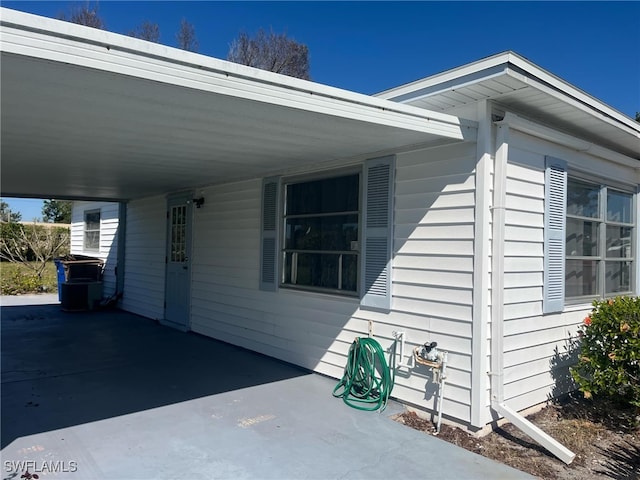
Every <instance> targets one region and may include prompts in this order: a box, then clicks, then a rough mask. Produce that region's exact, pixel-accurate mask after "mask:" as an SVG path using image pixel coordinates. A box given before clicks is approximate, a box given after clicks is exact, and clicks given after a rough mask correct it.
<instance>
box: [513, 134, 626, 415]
mask: <svg viewBox="0 0 640 480" xmlns="http://www.w3.org/2000/svg"><path fill="white" fill-rule="evenodd" d="M547 156H552V157H556V158H561V159H563V160H566V161H567V162H568V168H569V169H571V168H579V169H588V170H589V171H590V172H592V174H593V175H600V176H603V177H604V178H612V179H615V181H620V182H622V181H626V182H627V183H628V182H629V181H630V180H631V181H632V182H633V181H634V180H635V182H637V181H638V178H637V174H636V173H635V172H634V171H632V170H631V169H627V168H624V167H622V166H619V165H616V164H613V163H608V162H605V161H603V160H601V159H597V158H595V157H592V156H589V155H587V154H583V153H578V152H575V151H571V150H568V149H566V148H563V147H560V146H557V145H554V144H551V143H548V142H545V141H543V140H539V139H535V138H534V137H531V136H529V135H525V134H522V133H518V132H513V131H512V132H511V142H510V145H509V163H508V167H507V177H508V178H507V202H506V212H505V214H506V227H505V228H506V231H505V274H504V285H505V291H504V300H505V306H504V335H505V338H504V351H505V357H504V365H505V368H504V381H505V387H504V392H505V400H506V402H507V404H508V405H509V406H510V407H512V408H514V409H516V410H519V409H524V408H528V407H530V406H532V405H535V404H538V403H541V402H544V401H546V400H547V399H548V396H549V395H553V396H556V395H561V394H564V393H566V392H567V390H568V389H571V384H570V382H569V381H568V378H569V376H568V375H569V374H568V367H569V366H570V364H571V359H570V358H569V357H568V355H567V350H566V347H568V342H569V341H570V339H571V338H572V337H575V335H576V333H577V328H578V326H579V325H580V324H581V322H582V320H583V319H584V317H585V316H586V315H587V314H588V313H589V312H590V311H591V305H590V301H591V300H588V301H585V302H584V304H582V305H574V306H572V307H571V308H569V309H568V308H566V307H565V310H564V311H562V310H561V311H559V312H557V313H550V314H543V298H544V297H543V289H544V280H543V274H544V248H543V247H544V238H545V235H544V228H545V188H544V186H545V168H546V157H547Z"/></svg>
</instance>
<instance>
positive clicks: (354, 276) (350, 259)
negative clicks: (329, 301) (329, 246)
mask: <svg viewBox="0 0 640 480" xmlns="http://www.w3.org/2000/svg"><path fill="white" fill-rule="evenodd" d="M342 290H347V291H349V292H356V291H358V256H357V255H343V256H342Z"/></svg>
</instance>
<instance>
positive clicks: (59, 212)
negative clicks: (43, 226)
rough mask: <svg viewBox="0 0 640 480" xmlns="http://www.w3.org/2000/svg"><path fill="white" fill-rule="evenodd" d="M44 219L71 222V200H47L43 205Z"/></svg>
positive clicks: (53, 221)
mask: <svg viewBox="0 0 640 480" xmlns="http://www.w3.org/2000/svg"><path fill="white" fill-rule="evenodd" d="M42 221H44V222H51V223H71V202H70V201H68V200H45V201H44V205H42Z"/></svg>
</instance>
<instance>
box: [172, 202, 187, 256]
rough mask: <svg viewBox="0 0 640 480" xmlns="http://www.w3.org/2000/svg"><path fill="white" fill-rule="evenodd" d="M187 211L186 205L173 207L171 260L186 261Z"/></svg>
mask: <svg viewBox="0 0 640 480" xmlns="http://www.w3.org/2000/svg"><path fill="white" fill-rule="evenodd" d="M186 213H187V207H186V206H185V205H179V206H176V207H172V208H171V249H170V250H171V255H170V261H171V262H185V261H186V258H187V244H186V234H187V231H186V229H187V226H186V222H185V220H186Z"/></svg>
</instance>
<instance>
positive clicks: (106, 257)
mask: <svg viewBox="0 0 640 480" xmlns="http://www.w3.org/2000/svg"><path fill="white" fill-rule="evenodd" d="M118 209H119V204H118V203H115V202H73V208H72V210H71V250H70V252H71V254H76V255H87V256H89V257H95V258H100V259H101V260H103V261H104V262H105V264H104V265H105V266H104V273H103V276H102V282H103V283H102V294H103V296H104V297H109V296H110V295H113V294H114V293H115V291H116V266H117V263H118V211H119V210H118ZM87 212H100V244H99V249H98V250H86V249H85V248H84V238H85V213H87Z"/></svg>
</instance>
